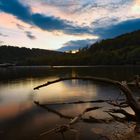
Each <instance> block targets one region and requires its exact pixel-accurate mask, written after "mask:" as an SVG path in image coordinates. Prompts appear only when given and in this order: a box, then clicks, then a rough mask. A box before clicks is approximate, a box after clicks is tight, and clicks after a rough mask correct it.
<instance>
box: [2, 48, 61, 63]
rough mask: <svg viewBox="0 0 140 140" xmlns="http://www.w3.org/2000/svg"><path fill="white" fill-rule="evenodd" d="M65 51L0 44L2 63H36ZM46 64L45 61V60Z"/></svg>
mask: <svg viewBox="0 0 140 140" xmlns="http://www.w3.org/2000/svg"><path fill="white" fill-rule="evenodd" d="M62 54H63V53H61V52H57V51H51V50H44V49H35V48H33V49H30V48H25V47H22V48H20V47H16V46H5V45H3V46H0V63H16V64H25V65H26V64H28V65H32V64H33V65H35V64H36V63H38V64H39V63H41V64H42V63H43V61H45V58H46V57H47V58H49V57H52V56H56V55H57V56H61V55H62ZM44 64H45V62H44Z"/></svg>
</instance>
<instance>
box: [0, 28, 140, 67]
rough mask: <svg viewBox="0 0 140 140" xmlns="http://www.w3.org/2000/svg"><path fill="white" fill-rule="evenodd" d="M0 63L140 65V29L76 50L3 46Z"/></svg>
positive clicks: (0, 50) (0, 51) (0, 48)
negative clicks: (63, 51)
mask: <svg viewBox="0 0 140 140" xmlns="http://www.w3.org/2000/svg"><path fill="white" fill-rule="evenodd" d="M0 63H16V64H17V65H126V64H130V65H140V30H139V31H135V32H132V33H127V34H124V35H121V36H118V37H116V38H114V39H107V40H102V41H100V42H97V43H95V44H93V45H91V46H90V47H86V48H83V49H81V50H80V52H79V53H76V54H70V53H69V54H68V53H62V52H57V51H50V50H42V49H29V48H19V47H12V46H1V47H0Z"/></svg>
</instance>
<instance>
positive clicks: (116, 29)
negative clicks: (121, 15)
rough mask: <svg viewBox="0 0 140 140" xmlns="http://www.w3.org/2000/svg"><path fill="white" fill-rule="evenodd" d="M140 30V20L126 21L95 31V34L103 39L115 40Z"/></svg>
mask: <svg viewBox="0 0 140 140" xmlns="http://www.w3.org/2000/svg"><path fill="white" fill-rule="evenodd" d="M139 29H140V19H132V20H126V21H123V22H119V23H117V24H115V25H110V26H107V27H103V28H102V27H100V28H96V29H95V30H94V34H96V35H98V36H100V38H101V39H106V38H113V37H116V36H119V35H121V34H124V33H128V32H132V31H135V30H139Z"/></svg>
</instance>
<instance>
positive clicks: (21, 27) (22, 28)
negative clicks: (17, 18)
mask: <svg viewBox="0 0 140 140" xmlns="http://www.w3.org/2000/svg"><path fill="white" fill-rule="evenodd" d="M16 26H17V27H18V29H20V30H24V29H25V27H24V26H23V25H21V24H18V23H17V24H16Z"/></svg>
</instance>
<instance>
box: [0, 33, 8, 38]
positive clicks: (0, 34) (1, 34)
mask: <svg viewBox="0 0 140 140" xmlns="http://www.w3.org/2000/svg"><path fill="white" fill-rule="evenodd" d="M0 36H2V37H8V35H5V34H3V33H0Z"/></svg>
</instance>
